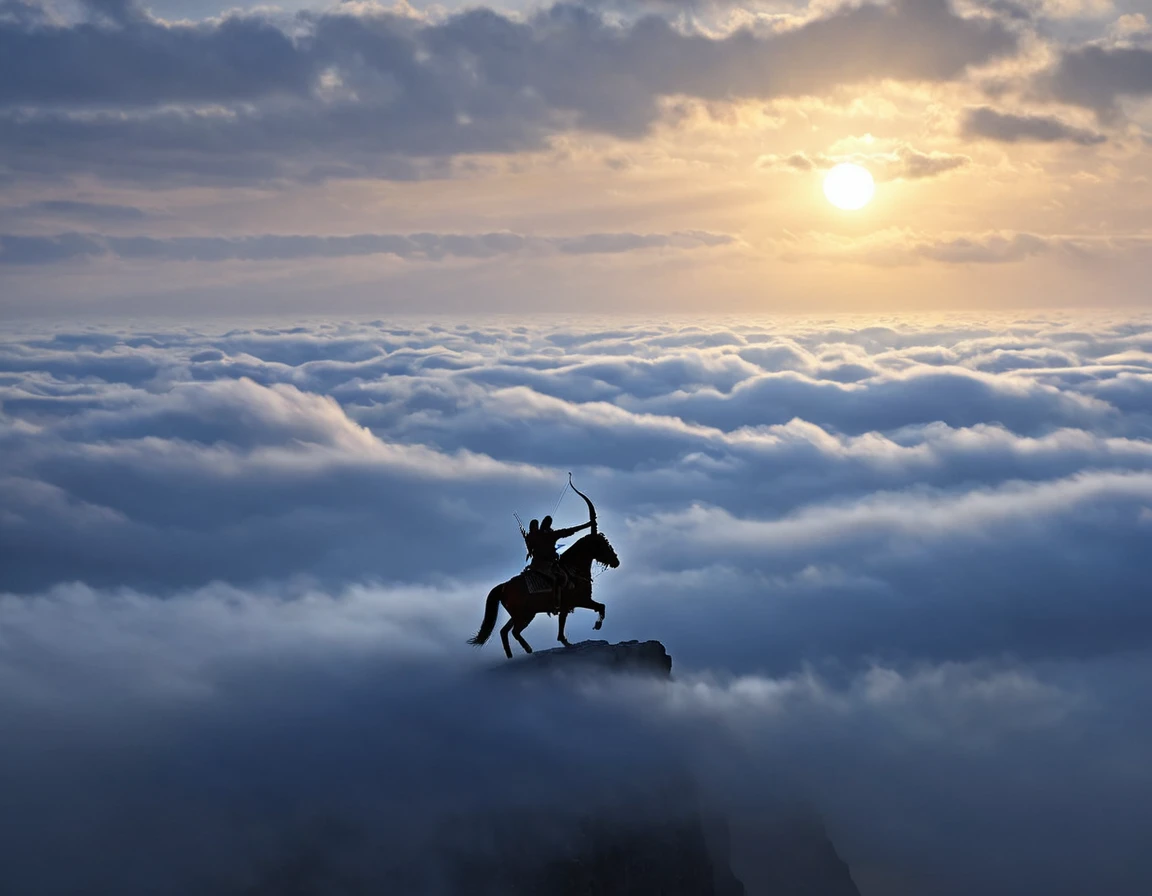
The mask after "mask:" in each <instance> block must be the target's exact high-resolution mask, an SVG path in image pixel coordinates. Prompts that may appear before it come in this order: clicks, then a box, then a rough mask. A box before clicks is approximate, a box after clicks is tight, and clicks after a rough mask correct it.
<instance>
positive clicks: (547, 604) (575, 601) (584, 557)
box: [468, 498, 620, 659]
mask: <svg viewBox="0 0 1152 896" xmlns="http://www.w3.org/2000/svg"><path fill="white" fill-rule="evenodd" d="M585 500H586V501H587V500H588V499H587V498H585ZM591 503H592V502H591V501H589V502H588V504H589V507H591ZM560 562H561V563H562V564H564V568H565V570H566V571H567V573H568V582H569V584H568V586H567V587H566V588H564V590H563V591H561V592H560V627H559V631H558V633H557V635H556V640H558V641H559V642H560V643H561V644H563V645H564V646H565V647H571V646H572V645H571V644H570V643H569V642H568V639H567V638H566V637H564V623H565V622H566V621H567V619H568V614H569V613H571V612H572V611H573V610H575V609H576V608H577V607H583V608H585V609H589V610H595V611H596V613H597V619H596V624H595V625H594V626H593V627H594V628H595V629H597V630H599V628H600V626H601V625H603V623H604V604H602V603H600V602H599V601H595V600H593V599H592V564H593V563H603V564H604V565H605V566H607V567H609V568H611V569H615V568H616V567H618V566H619V565H620V558H619V557H617V556H616V551H615V550H614V549H613V548H612V545H611V544H609V543H608V539H607V538H605V537H604V536H603V535H602V534H601V533H599V532H597V531H596V516H595V513H593V515H592V532H590V533H589V534H588V535H585V536H584V537H583V538H581V539H580V540H579V541H577V542H576V543H575V544H574V545H572V547H570V548H568V549H567V550H566V551H564V553H562V554H561V555H560ZM553 594H554V592H553V590H552V588H551V587H549V588H546V589H545V590H543V591H539V592H535V593H533V592H531V591H529V590H528V581H527V579H526V577H525V575H524V573H520V574H518V575H516V576H513V577H512V578H511V579H509V580H508V581H507V582H502V583H501V584H499V585H497V586H496V587H495V588H493V589H492V590H491V591H489V592H488V600H487V601H486V602H485V604H484V621H483V622H481V623H480V630H479V631H478V632H476V636H475V637H473V638H469V639H468V643H469V644H475V645H480V644H483V643H485V642H486V641H487V640H488V639H489V638H490V637H491V636H492V630H493V629H494V628H495V627H496V616H497V614H498V613H499V612H500V607H501V606H503V607H504V609H505V610H507V611H508V615H509V616H510V617H511V618H510V619H509V620H508V622H507V624H505V626H504V627H503V628H502V629H500V640H501V641H502V642H503V644H504V652H505V653H506V654H508V658H509V659H511V658H512V648H511V646H510V645H509V644H508V633H509V632H511V633H512V637H514V638H515V639H516V640H517V641H519V642H520V646H521V647H523V648H524V652H525V653H531V652H532V647H531V645H529V643H528V642H527V641H525V640H524V636H523V635H522V634H521V632H523V631H524V629H525V628H527V627H528V624H529V623H530V622H531V621H532V620H533V619H535V618H536V614H537V613H550V612H552V611H554V610H555V609H556V605H555V603H553Z"/></svg>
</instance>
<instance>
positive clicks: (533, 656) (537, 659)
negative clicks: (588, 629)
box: [493, 641, 672, 678]
mask: <svg viewBox="0 0 1152 896" xmlns="http://www.w3.org/2000/svg"><path fill="white" fill-rule="evenodd" d="M493 671H495V672H497V673H501V674H506V675H541V674H549V673H560V674H581V673H587V672H593V673H597V672H611V673H629V674H636V675H654V676H658V677H661V678H668V677H669V676H670V675H671V674H672V657H670V656H669V655H668V651H667V649H665V647H664V645H663V644H661V643H660V642H659V641H620V642H618V643H616V644H609V643H608V642H607V641H581V642H579V643H578V644H573V645H572V646H571V647H555V648H553V649H551V650H537V651H536V652H535V653H530V654H523V655H521V656H518V657H517V658H516V659H514V660H512V661H511V662H502V663H500V664H499V665H497V666H495V667H494V669H493Z"/></svg>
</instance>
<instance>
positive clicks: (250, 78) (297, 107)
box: [0, 0, 1016, 182]
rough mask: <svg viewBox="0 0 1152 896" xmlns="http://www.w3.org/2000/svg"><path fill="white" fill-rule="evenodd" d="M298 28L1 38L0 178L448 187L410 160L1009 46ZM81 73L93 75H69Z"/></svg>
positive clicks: (14, 29) (91, 30) (627, 29)
mask: <svg viewBox="0 0 1152 896" xmlns="http://www.w3.org/2000/svg"><path fill="white" fill-rule="evenodd" d="M296 28H297V31H296V33H295V34H293V35H292V36H290V35H289V34H288V33H287V32H286V31H284V30H281V28H280V27H279V26H278V25H276V24H275V23H274V22H273V21H272V20H271V19H263V18H260V17H258V16H255V15H229V16H225V17H223V18H221V19H219V20H214V21H211V22H202V23H168V22H162V21H160V20H153V19H149V18H133V19H130V20H124V21H121V20H117V19H115V18H113V20H112V21H110V22H109V21H104V22H101V23H93V22H80V23H77V24H71V25H51V26H48V25H42V24H36V25H33V26H30V25H28V24H26V23H22V22H20V21H12V22H7V23H5V24H2V25H0V60H3V62H0V84H3V85H4V88H0V106H3V105H7V106H8V107H9V109H10V111H9V112H8V113H6V114H4V115H2V116H0V141H2V142H3V145H4V147H5V149H4V153H3V157H2V158H3V161H4V163H5V164H6V165H7V166H8V167H9V168H10V169H12V170H14V171H18V172H24V173H40V174H44V175H50V174H57V173H62V172H74V171H88V172H91V173H94V174H97V175H98V176H100V177H106V178H111V179H124V180H132V181H149V180H155V179H163V178H170V177H174V176H181V177H185V178H188V179H189V180H190V181H192V182H202V181H212V180H214V179H215V180H220V181H227V180H241V181H263V180H276V179H282V178H295V179H304V180H309V179H315V178H317V177H350V176H360V175H372V176H377V177H384V178H395V179H406V178H411V177H416V176H426V175H427V174H428V173H432V174H439V175H440V176H443V174H444V173H445V169H444V168H443V166H440V167H437V166H436V165H435V164H434V163H431V164H428V163H425V164H424V165H423V166H421V165H417V164H415V162H414V161H413V160H421V159H443V158H446V157H451V156H454V155H458V154H469V153H494V152H495V153H500V152H513V151H517V150H525V149H537V148H541V147H543V146H544V145H545V142H546V139H547V138H548V137H549V135H552V134H556V133H562V132H567V131H571V130H582V131H590V132H596V133H606V134H611V135H614V136H618V137H623V138H636V137H640V136H643V135H644V134H646V133H648V132H649V130H650V129H651V127H652V126H653V125H654V124H655V123H656V122H657V121H658V120H659V118H660V115H661V112H660V103H659V100H660V99H661V98H663V97H668V96H690V97H696V98H700V99H705V100H716V101H728V100H732V99H739V98H757V99H767V98H771V97H780V96H804V95H812V94H821V93H823V92H826V91H829V90H832V89H834V88H836V87H838V86H842V85H846V84H862V83H866V82H876V81H880V80H884V79H895V80H903V81H913V82H919V81H948V80H952V79H954V78H957V77H960V76H961V75H962V74H963V73H964V72H965V71H966V69H967V68H968V67H969V66H971V65H975V64H979V63H982V62H986V61H988V60H991V59H993V58H997V57H1000V56H1003V55H1005V54H1008V53H1011V52H1012V51H1013V50H1014V48H1015V46H1016V38H1015V36H1014V35H1013V33H1012V32H1010V31H1009V30H1007V29H1006V28H1005V27H1004V26H1002V25H1001V24H1000V23H998V22H996V21H994V20H991V19H988V18H981V17H964V16H960V15H958V14H956V13H955V12H954V11H953V10H952V9H951V7H950V6H949V5H948V3H946V2H944V0H900V2H898V3H894V4H886V5H876V4H867V5H862V6H855V5H849V6H844V7H839V8H835V9H832V10H831V11H829V12H827V13H826V14H824V15H822V16H819V17H816V18H812V19H810V20H807V21H805V22H803V23H801V24H799V25H797V26H796V27H794V28H790V29H786V30H781V31H778V32H760V31H757V30H753V29H749V28H742V29H739V30H736V31H733V32H731V33H728V34H722V35H719V36H710V35H706V34H705V33H703V32H700V31H684V30H681V29H679V28H676V27H674V26H673V25H672V24H670V23H669V22H668V21H666V20H665V19H663V18H661V17H659V16H644V17H641V18H640V19H638V20H636V21H633V22H628V23H624V24H614V23H613V22H612V21H610V19H609V17H607V16H606V15H601V14H600V13H598V12H595V11H592V10H589V9H587V8H583V7H579V6H572V5H564V4H559V5H556V6H553V7H550V8H548V9H544V10H541V11H539V12H537V13H534V14H533V15H531V16H529V17H528V18H527V19H525V20H523V21H520V20H517V19H514V18H511V17H509V16H506V15H504V14H502V13H499V12H497V11H495V10H492V9H488V8H478V9H474V10H468V11H465V12H461V13H457V14H455V15H450V16H448V17H446V18H444V19H443V20H440V21H432V20H424V19H421V18H419V17H416V16H407V15H405V16H401V15H397V14H394V13H385V12H381V11H379V10H376V9H371V10H354V9H352V8H351V7H348V8H341V9H340V10H338V11H329V12H325V13H308V14H303V15H302V16H300V17H299V18H298V20H297V22H296ZM81 54H82V55H83V58H84V59H85V60H87V63H86V65H83V66H79V65H76V64H74V60H75V59H76V58H78V57H79V56H80V55H81ZM828 58H835V59H837V60H838V64H837V65H836V66H834V67H829V66H828V65H827V64H826V60H827V59H828ZM81 110H82V111H81ZM318 134H319V135H323V138H322V140H321V141H320V142H319V143H318V142H317V135H318ZM45 145H50V146H52V147H53V151H52V152H51V153H44V152H43V147H44V146H45Z"/></svg>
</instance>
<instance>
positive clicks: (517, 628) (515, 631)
mask: <svg viewBox="0 0 1152 896" xmlns="http://www.w3.org/2000/svg"><path fill="white" fill-rule="evenodd" d="M531 621H532V620H531V619H529V620H528V622H531ZM528 622H521V623H517V624H516V625H514V626H512V637H513V638H515V639H516V640H517V641H519V642H520V646H521V647H523V648H524V652H525V653H531V652H532V645H531V644H529V643H528V642H527V641H525V640H524V638H523V636H522V635H521V634H520V632H522V631H524V629H526V628H527V627H528ZM508 656H512V653H511V651H509V653H508Z"/></svg>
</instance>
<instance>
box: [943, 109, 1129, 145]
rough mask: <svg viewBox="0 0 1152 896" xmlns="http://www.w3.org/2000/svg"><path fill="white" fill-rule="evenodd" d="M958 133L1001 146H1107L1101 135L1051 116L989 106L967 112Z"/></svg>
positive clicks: (1106, 139) (1105, 139) (1105, 138)
mask: <svg viewBox="0 0 1152 896" xmlns="http://www.w3.org/2000/svg"><path fill="white" fill-rule="evenodd" d="M961 132H962V133H963V134H964V136H966V137H984V138H987V139H989V140H999V141H1001V142H1003V143H1018V142H1020V141H1027V140H1033V141H1036V142H1038V143H1057V142H1061V141H1063V142H1067V143H1077V144H1079V145H1080V146H1095V145H1096V144H1099V143H1106V142H1107V141H1108V138H1107V137H1105V136H1104V135H1103V134H1099V133H1097V132H1095V131H1090V130H1087V129H1086V128H1078V127H1073V126H1072V125H1070V124H1067V123H1066V122H1063V121H1061V120H1060V119H1059V118H1056V117H1055V116H1050V115H1010V114H1007V113H1004V112H997V111H996V110H995V109H992V108H990V107H988V106H981V107H980V108H978V109H970V110H969V111H968V113H967V114H966V115H965V116H964V119H963V122H962V124H961Z"/></svg>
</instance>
